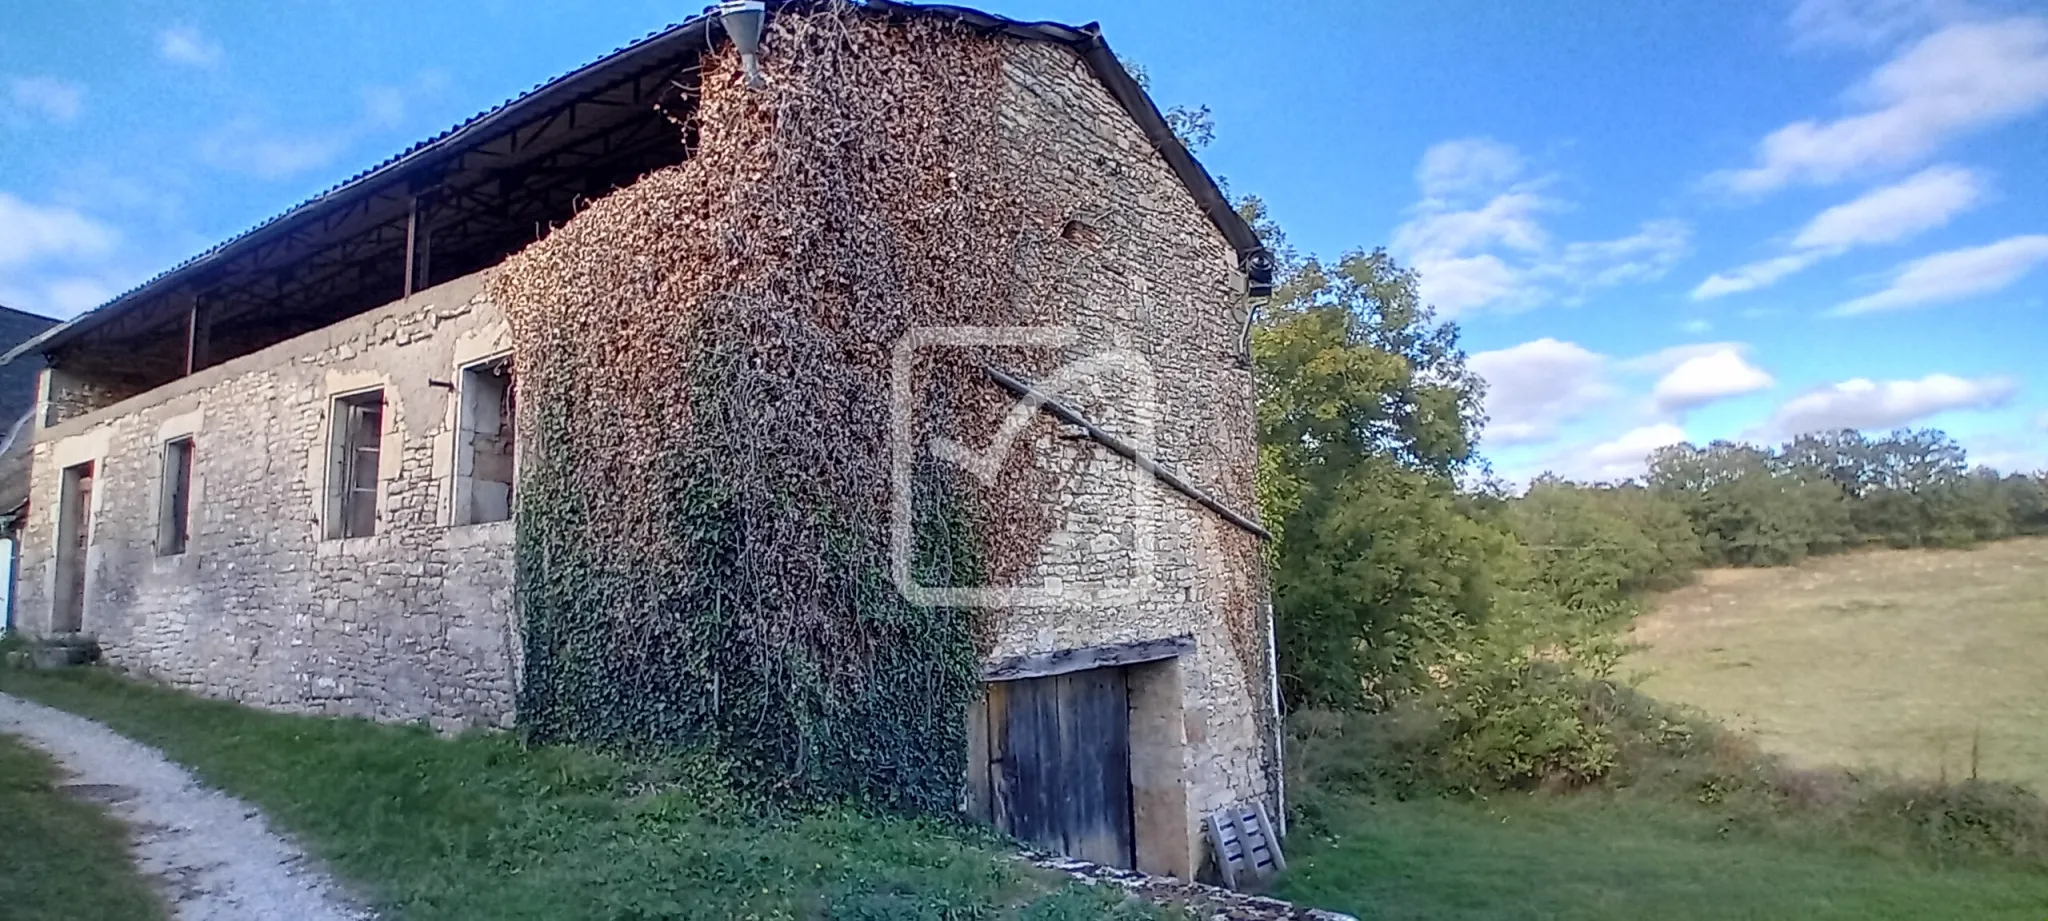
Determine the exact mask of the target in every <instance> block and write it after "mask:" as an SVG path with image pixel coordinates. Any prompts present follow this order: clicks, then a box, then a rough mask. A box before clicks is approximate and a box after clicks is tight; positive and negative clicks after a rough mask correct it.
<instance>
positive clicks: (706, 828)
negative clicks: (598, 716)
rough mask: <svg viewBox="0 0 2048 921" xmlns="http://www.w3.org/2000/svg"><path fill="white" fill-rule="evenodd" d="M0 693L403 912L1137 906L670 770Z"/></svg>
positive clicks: (254, 715) (930, 828) (961, 916)
mask: <svg viewBox="0 0 2048 921" xmlns="http://www.w3.org/2000/svg"><path fill="white" fill-rule="evenodd" d="M0 690H4V691H6V692H8V693H12V694H18V695H21V696H24V697H28V698H31V699H34V700H37V701H40V702H42V703H45V704H50V705H53V706H57V707H61V708H63V709H65V710H69V711H71V712H73V713H77V714H80V715H83V716H87V717H91V718H93V719H97V720H99V721H101V722H103V723H105V724H107V725H108V726H110V727H112V728H113V729H115V730H116V731H118V732H121V733H124V734H126V735H128V736H129V737H131V738H134V739H137V740H139V741H142V742H146V743H148V744H151V745H154V746H156V747H157V748H159V749H161V750H162V751H163V752H164V753H165V754H166V755H168V756H169V757H170V758H171V759H173V760H175V761H178V762H180V763H183V764H185V765H186V766H188V767H190V768H191V769H192V770H193V771H194V772H195V773H197V774H198V775H199V776H200V777H201V778H203V779H204V780H205V781H206V782H207V783H209V784H212V785H213V786H216V787H218V788H220V789H222V790H225V791H227V792H229V793H231V794H234V795H236V796H239V797H242V798H244V799H246V800H248V801H250V802H252V803H254V804H256V805H258V806H260V807H262V808H263V809H264V811H265V812H266V813H267V814H268V815H269V816H270V817H271V818H272V820H273V821H274V822H276V823H277V825H279V826H280V827H282V828H283V829H285V830H287V831H289V832H291V833H293V834H294V835H296V836H297V837H298V838H299V840H300V841H301V842H302V843H303V844H305V845H306V847H307V848H308V849H309V850H311V851H313V852H314V853H315V854H317V855H319V856H320V857H321V858H323V859H325V860H326V861H327V863H328V865H329V866H330V867H332V868H333V870H334V871H335V872H336V874H337V875H339V876H340V877H342V878H343V879H344V881H346V882H347V883H348V884H349V885H351V886H352V887H353V889H354V890H355V892H356V894H357V895H359V896H361V897H364V898H365V899H367V900H368V901H369V902H371V903H372V904H375V905H378V906H380V907H381V908H383V909H385V910H386V912H387V913H388V914H389V916H391V917H397V918H404V919H411V921H428V919H433V921H457V919H461V921H515V919H536V921H538V919H545V921H577V919H593V921H596V919H603V921H651V919H683V918H705V919H712V918H716V919H776V918H790V919H798V918H806V919H807V918H820V919H847V921H896V919H932V921H940V919H947V921H973V919H994V918H1018V919H1020V921H1062V919H1081V918H1103V917H1114V918H1126V917H1128V918H1133V919H1136V918H1141V917H1152V915H1151V913H1150V912H1141V911H1139V910H1138V909H1135V908H1132V907H1130V906H1121V907H1112V905H1111V903H1108V902H1106V901H1105V899H1107V898H1108V897H1109V896H1107V895H1105V894H1101V893H1096V892H1094V891H1092V890H1087V889H1085V888H1083V887H1079V886H1071V887H1066V888H1056V887H1055V886H1054V885H1053V884H1051V883H1049V882H1048V881H1046V880H1045V879H1043V878H1041V877H1038V876H1035V875H1031V874H1027V873H1026V872H1025V871H1024V870H1023V868H1022V867H1021V866H1020V865H1018V864H1015V863H1012V862H1011V861H1008V860H1006V859H1004V858H1003V857H1002V856H1001V853H1000V849H999V848H998V847H996V846H994V842H993V841H992V840H989V839H984V838H979V837H978V836H977V835H976V834H975V833H973V832H969V831H965V830H960V829H955V828H952V827H950V826H945V825H942V824H939V823H934V822H920V821H912V820H907V819H869V818H865V817H861V816H857V815H852V814H837V815H812V816H803V817H792V818H788V819H779V820H751V821H741V820H737V819H725V820H720V819H718V818H717V817H716V816H717V815H718V814H719V810H718V804H717V803H706V802H700V801H699V800H697V799H696V798H693V797H692V796H691V795H690V793H689V792H688V790H689V789H690V788H691V785H690V784H688V783H684V782H681V778H679V777H677V776H676V774H675V773H674V772H675V771H676V770H678V769H677V768H675V767H673V766H669V767H666V768H664V767H662V766H649V765H636V764H632V763H627V762H623V761H619V760H614V759H611V758H606V757H600V756H597V755H593V754H589V753H585V752H581V751H577V750H573V749H567V748H548V749H538V750H532V751H529V750H526V749H523V748H522V747H521V746H520V745H519V743H518V742H517V741H515V740H513V739H511V738H509V737H506V736H502V735H495V736H494V735H471V736H465V737H463V738H460V739H455V740H447V739H441V738H437V737H436V736H435V735H433V734H432V733H430V732H428V731H426V730H425V729H419V728H406V727H393V726H380V725H375V724H371V723H367V722H362V721H355V720H326V719H314V718H307V717H293V716H283V715H278V714H270V713H263V712H259V711H255V710H250V709H246V708H243V707H238V706H235V705H232V704H225V703H219V702H213V701H204V700H200V699H198V698H194V697H190V696H187V695H183V694H178V693H173V692H169V691H164V690H159V689H155V688H150V687H145V686H141V685H136V684H130V683H126V682H122V681H118V680H115V679H112V678H110V677H108V676H106V675H103V674H99V673H93V672H81V673H63V674H51V673H34V672H20V671H6V670H0ZM699 786H700V787H701V788H708V785H699ZM0 817H4V814H0ZM0 827H10V826H8V825H6V824H0ZM109 846H111V845H109ZM13 851H14V848H13V846H12V842H10V844H9V852H10V854H9V859H10V860H11V859H12V852H13ZM8 904H9V903H8V902H6V901H4V900H0V906H6V905H8ZM8 917H9V918H10V919H11V918H13V917H14V916H12V915H9V916H8ZM51 917H57V916H51ZM63 917H66V918H70V917H88V916H84V915H64V916H63ZM115 917H124V918H125V917H127V916H120V915H117V916H115ZM135 917H147V915H136V916H135Z"/></svg>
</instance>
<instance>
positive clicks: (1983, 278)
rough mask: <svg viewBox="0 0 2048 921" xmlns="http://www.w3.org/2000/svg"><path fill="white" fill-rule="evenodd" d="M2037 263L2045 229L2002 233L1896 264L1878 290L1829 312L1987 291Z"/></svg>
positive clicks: (2046, 256)
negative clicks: (2001, 236) (2014, 234)
mask: <svg viewBox="0 0 2048 921" xmlns="http://www.w3.org/2000/svg"><path fill="white" fill-rule="evenodd" d="M2042 262H2048V234H2031V235H2027V236H2019V237H2008V238H2006V239H2004V240H2000V241H1998V242H1996V243H1991V244H1987V245H1984V246H1976V247H1970V248H1967V249H1956V250H1949V251H1948V252H1945V253H1936V254H1934V255H1932V256H1926V257H1923V258H1920V259H1915V260H1913V261H1912V262H1909V263H1906V264H1905V265H1904V266H1902V267H1900V268H1899V269H1898V270H1897V272H1896V273H1895V274H1894V275H1893V276H1892V281H1891V284H1890V285H1889V286H1888V287H1886V288H1885V289H1884V290H1882V291H1879V292H1877V293H1875V294H1867V295H1864V296H1863V297H1859V298H1856V299H1855V300H1852V301H1848V302H1846V303H1844V304H1842V305H1841V306H1839V307H1836V308H1835V309H1834V310H1832V311H1829V312H1830V313H1832V314H1834V315H1835V316H1853V315H1855V314H1862V313H1876V312H1878V311H1884V310H1903V309H1905V308H1908V307H1917V306H1920V305H1922V304H1931V303H1937V302H1940V301H1952V300H1957V299H1960V298H1965V297H1970V296H1972V295H1978V294H1989V293H1991V292H1993V291H1998V290H2001V289H2003V288H2005V287H2006V286H2008V285H2011V284H2012V283H2014V282H2016V281H2019V280H2020V279H2021V278H2022V277H2024V276H2025V275H2026V274H2027V273H2028V272H2029V271H2032V270H2033V268H2034V266H2036V265H2039V264H2040V263H2042Z"/></svg>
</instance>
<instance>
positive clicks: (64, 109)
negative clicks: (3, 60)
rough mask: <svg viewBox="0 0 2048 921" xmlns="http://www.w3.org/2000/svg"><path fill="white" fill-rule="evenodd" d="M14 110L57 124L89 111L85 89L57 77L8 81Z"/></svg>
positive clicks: (72, 119)
mask: <svg viewBox="0 0 2048 921" xmlns="http://www.w3.org/2000/svg"><path fill="white" fill-rule="evenodd" d="M7 96H8V98H9V99H10V100H12V101H13V103H14V108H16V109H19V110H22V111H25V112H30V113H33V114H35V115H38V116H40V117H42V118H45V119H48V120H50V121H53V122H69V121H75V120H77V118H78V113H79V112H80V111H83V110H84V108H85V87H83V86H80V85H78V84H76V83H73V82H71V81H69V80H60V79H58V78H56V77H15V78H14V79H12V80H9V81H7Z"/></svg>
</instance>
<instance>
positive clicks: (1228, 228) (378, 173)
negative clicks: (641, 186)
mask: <svg viewBox="0 0 2048 921" xmlns="http://www.w3.org/2000/svg"><path fill="white" fill-rule="evenodd" d="M820 2H829V0H769V7H770V9H771V11H773V12H779V11H781V10H783V9H791V10H794V9H798V8H802V7H807V6H815V5H816V4H818V3H820ZM859 5H861V6H863V7H865V8H867V9H869V10H873V11H877V12H879V13H882V14H884V15H891V16H936V17H945V18H948V19H952V20H955V21H958V22H960V23H962V24H965V25H967V26H969V27H971V28H974V29H977V30H981V31H984V32H994V33H1000V34H1004V35H1008V36H1011V37H1015V38H1020V39H1026V40H1031V41H1046V42H1054V43H1058V44H1061V45H1065V46H1068V47H1070V48H1072V49H1073V50H1074V51H1075V52H1076V53H1078V54H1079V55H1080V56H1081V57H1082V59H1083V60H1084V61H1086V62H1087V65H1088V67H1089V69H1090V70H1091V71H1092V72H1093V73H1094V74H1095V76H1096V77H1097V79H1099V80H1101V81H1102V83H1103V86H1104V87H1105V88H1106V89H1107V90H1108V91H1109V93H1110V95H1111V96H1112V97H1113V98H1114V99H1115V100H1116V101H1117V103H1118V104H1119V105H1121V106H1122V107H1123V109H1124V110H1125V111H1126V112H1128V113H1129V114H1130V116H1131V118H1132V120H1133V121H1134V122H1136V124H1137V126H1138V127H1139V129H1140V130H1142V131H1143V132H1144V133H1145V136H1146V137H1147V138H1148V139H1149V140H1150V141H1151V142H1152V144H1153V146H1154V147H1155V148H1157V149H1158V151H1159V153H1160V155H1161V156H1162V157H1163V158H1164V159H1165V160H1166V162H1167V165H1168V166H1169V167H1170V168H1171V169H1172V170H1173V172H1174V174H1175V175H1176V176H1178V177H1179V179H1180V180H1181V182H1182V183H1183V184H1184V185H1186V186H1187V189H1188V191H1189V193H1190V194H1192V195H1193V197H1194V199H1195V202H1196V203H1197V204H1198V205H1199V206H1200V207H1201V208H1202V210H1203V212H1204V213H1205V214H1206V215H1207V216H1208V217H1209V219H1210V220H1211V221H1212V222H1213V223H1214V224H1215V225H1216V228H1217V230H1219V231H1220V232H1221V233H1222V234H1223V237H1224V239H1225V240H1226V241H1228V242H1229V244H1230V246H1231V247H1232V248H1233V249H1234V250H1236V251H1237V253H1238V257H1239V263H1240V265H1241V267H1242V268H1243V269H1244V270H1245V273H1246V275H1247V276H1248V277H1249V278H1250V279H1251V288H1252V292H1253V293H1254V294H1262V293H1265V292H1267V291H1269V290H1270V287H1271V280H1272V274H1273V265H1274V263H1273V259H1272V256H1271V254H1269V253H1268V252H1267V251H1266V249H1265V248H1264V246H1263V245H1261V244H1260V242H1259V239H1258V236H1257V235H1256V234H1255V233H1254V232H1253V231H1252V229H1251V227H1250V226H1249V225H1247V224H1246V223H1245V221H1244V219H1243V218H1242V217H1240V216H1239V215H1238V214H1237V211H1236V210H1235V209H1234V208H1232V207H1231V205H1230V202H1229V200H1228V199H1227V198H1226V197H1225V196H1224V195H1223V193H1222V191H1221V189H1219V188H1218V186H1217V185H1216V181H1215V179H1214V178H1213V177H1211V176H1210V175H1209V172H1208V170H1206V169H1204V168H1203V167H1202V165H1201V163H1200V162H1198V161H1197V160H1196V159H1195V158H1194V156H1193V155H1192V154H1190V153H1189V152H1188V150H1187V148H1186V147H1185V146H1184V145H1182V144H1181V142H1180V139H1179V138H1178V137H1176V136H1175V135H1174V133H1173V130H1172V129H1171V128H1170V127H1169V126H1168V125H1167V123H1166V119H1165V118H1164V116H1162V115H1161V114H1160V112H1159V109H1158V107H1157V106H1156V105H1154V104H1153V102H1152V100H1151V97H1149V96H1148V95H1146V93H1145V91H1144V89H1143V88H1141V87H1140V86H1139V85H1138V83H1137V81H1136V80H1134V79H1132V77H1131V75H1130V73H1129V72H1128V71H1126V70H1125V69H1124V67H1123V65H1122V63H1121V62H1119V61H1118V60H1117V57H1116V55H1115V54H1114V53H1112V52H1111V51H1110V50H1109V45H1108V43H1107V42H1106V41H1104V39H1103V37H1102V32H1101V29H1100V27H1099V25H1098V24H1096V23H1089V24H1087V25H1083V26H1067V25H1061V24H1059V23H1053V22H1023V21H1019V20H1014V19H1009V18H1006V17H1003V16H998V15H996V14H993V13H987V12H983V11H980V10H975V9H969V8H966V7H959V6H946V5H936V4H921V3H901V2H895V0H860V2H859ZM717 23H718V18H717V16H716V15H714V14H713V13H712V12H711V11H709V10H707V11H706V12H705V13H703V14H700V15H698V16H696V17H693V18H691V19H689V20H687V21H685V22H682V23H679V24H676V25H672V26H669V27H668V28H666V29H662V30H659V31H656V32H653V33H650V34H648V35H646V36H644V37H642V38H641V39H640V40H639V41H636V42H634V43H632V44H629V45H626V46H624V47H621V48H619V49H617V50H614V51H613V52H611V53H610V54H608V55H605V56H604V57H601V58H599V59H597V60H595V61H592V62H591V63H589V64H586V65H584V66H583V67H580V68H578V69H576V70H573V71H570V72H569V73H567V74H564V75H562V76H560V77H557V78H555V79H553V80H550V81H548V82H546V83H543V84H541V85H539V86H536V87H534V88H533V89H532V90H529V91H527V92H526V93H524V94H522V95H520V96H518V97H515V98H513V99H511V100H508V101H506V102H504V103H502V104H500V105H497V106H494V107H492V108H490V109H486V110H484V111H482V112H479V113H477V114H476V115H474V116H471V117H470V118H468V119H466V120H464V121H462V122H461V123H459V124H456V125H454V126H453V127H451V128H449V129H447V130H446V131H443V132H441V133H440V134H437V135H434V136H433V137H430V138H427V139H426V140H423V141H420V142H418V143H416V144H414V145H412V146H411V147H409V148H407V149H405V150H404V151H401V152H400V153H398V154H397V155H395V156H393V157H391V158H389V159H387V160H385V161H383V162H382V163H379V164H377V165H375V166H373V167H370V168H369V169H366V170H364V171H362V172H360V173H358V174H356V175H355V176H353V177H350V178H349V179H347V180H345V181H343V182H341V183H339V184H337V185H335V186H334V187H332V188H330V189H328V190H327V191H325V192H322V193H321V194H319V195H316V196H314V197H313V198H311V199H308V200H307V201H305V202H302V203H300V204H299V205H297V206H295V207H293V208H291V209H290V210H287V211H285V212H284V213H282V214H279V215H277V216H275V217H272V218H270V219H269V220H266V221H264V222H262V223H260V224H257V225H256V226H255V227H253V228H250V229H249V230H247V231H244V232H243V233H241V234H239V235H237V236H235V237H233V238H231V239H229V240H227V241H224V242H222V243H220V244H218V245H216V246H214V247H212V248H210V249H207V250H206V251H205V252H202V253H200V254H198V255H196V256H194V257H192V258H190V259H187V260H185V261H184V262H182V263H179V264H178V265H176V266H174V267H172V268H171V269H169V270H167V271H165V272H163V273H161V274H159V275H157V276H156V277H155V278H152V279H150V280H149V281H146V282H144V283H142V284H141V285H139V286H137V287H135V288H133V289H131V290H129V291H127V292H125V293H123V294H121V295H119V296H117V297H115V298H114V299H113V300H111V301H108V302H107V303H105V304H103V305H101V306H99V307H96V308H94V309H92V310H90V311H87V312H86V313H83V314H80V315H79V316H77V317H75V318H73V319H71V320H69V321H67V322H65V323H63V324H60V325H58V326H56V327H55V328H52V329H50V330H47V331H45V332H43V333H42V334H41V335H38V336H36V337H34V338H32V339H30V340H28V341H27V342H23V343H21V344H20V345H17V346H15V347H14V348H13V349H12V350H10V351H8V352H7V353H6V354H5V355H0V364H4V363H6V362H9V361H13V360H14V359H16V358H18V357H20V356H22V355H25V354H29V353H34V352H41V353H44V354H49V353H52V352H54V351H56V350H58V349H61V348H63V347H64V346H66V345H68V344H70V343H73V342H76V341H77V340H78V339H79V338H80V337H82V336H84V335H85V334H87V333H89V332H91V331H93V330H94V329H97V328H100V327H103V326H106V325H107V324H109V323H110V322H112V321H115V320H118V319H122V318H124V317H125V316H127V315H128V314H130V313H131V312H134V311H136V310H138V309H139V308H141V307H143V306H145V305H146V304H149V303H151V302H153V301H155V300H159V299H161V298H162V297H163V296H165V295H166V294H168V293H169V292H171V291H173V290H176V289H178V288H179V287H180V286H183V285H186V284H189V283H193V282H196V281H198V280H199V279H200V278H201V277H202V276H203V274H204V273H206V272H207V271H208V270H210V269H212V268H215V267H216V266H221V265H224V264H226V263H227V262H229V261H230V260H233V259H237V258H241V257H244V256H248V255H251V254H260V252H261V251H262V248H263V247H265V246H267V245H270V244H272V243H278V244H279V246H280V247H282V246H283V245H284V243H285V242H288V241H289V240H291V239H292V238H293V236H294V235H295V234H296V233H298V232H299V231H301V230H302V229H304V230H309V231H310V230H311V229H312V228H314V227H317V226H318V222H320V221H322V220H330V221H331V220H334V219H335V217H334V216H335V215H346V214H347V213H348V210H349V209H351V208H354V207H357V206H358V205H362V206H364V207H366V208H367V207H368V205H367V204H366V202H367V201H368V200H369V199H371V198H373V197H375V196H377V195H380V194H382V193H384V192H387V191H388V190H390V189H391V188H392V187H393V186H394V185H398V184H404V183H410V182H414V181H416V180H419V179H421V178H422V177H424V176H428V175H431V174H432V173H433V171H434V170H435V169H437V168H438V167H439V166H440V165H443V164H446V163H448V162H450V161H457V160H459V158H460V157H462V156H463V155H464V154H465V153H469V152H471V151H472V150H474V149H476V148H479V147H481V146H482V145H484V144H486V143H491V142H493V141H496V140H500V139H502V138H503V137H504V135H505V133H506V131H508V130H515V129H517V127H518V126H520V125H521V124H523V123H526V122H528V121H530V120H532V119H533V118H535V117H536V116H538V115H540V114H543V113H546V112H550V111H554V110H558V109H560V108H561V107H562V106H564V105H565V104H570V103H571V101H573V100H575V99H577V98H579V97H580V96H582V95H585V94H589V93H591V92H593V91H595V90H596V88H599V87H603V86H607V85H611V84H615V83H616V82H617V81H618V80H619V79H621V74H626V73H634V72H637V71H638V70H641V69H644V68H645V67H646V66H647V63H648V61H650V60H668V59H674V58H676V57H678V56H680V55H695V54H699V53H701V52H702V51H703V50H704V49H707V48H710V47H713V46H714V45H715V44H716V43H717V42H718V41H720V36H721V34H722V29H719V28H717ZM636 79H637V78H636Z"/></svg>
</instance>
